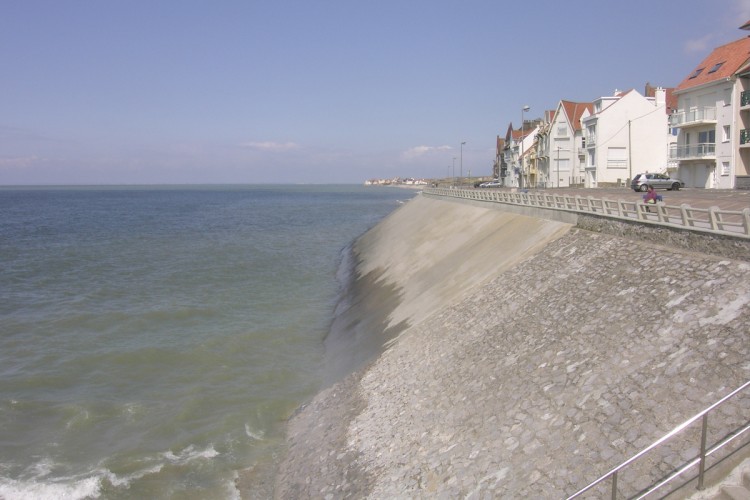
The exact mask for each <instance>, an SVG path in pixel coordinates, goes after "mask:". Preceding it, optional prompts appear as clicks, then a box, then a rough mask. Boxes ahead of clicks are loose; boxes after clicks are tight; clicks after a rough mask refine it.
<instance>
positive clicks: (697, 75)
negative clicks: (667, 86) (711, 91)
mask: <svg viewBox="0 0 750 500" xmlns="http://www.w3.org/2000/svg"><path fill="white" fill-rule="evenodd" d="M748 59H750V37H745V38H740V39H739V40H735V41H734V42H730V43H728V44H726V45H722V46H721V47H717V48H715V49H714V50H713V52H711V54H709V55H708V57H706V58H705V59H704V60H703V61H701V63H700V64H699V65H698V66H696V67H695V69H694V70H693V71H691V72H690V74H689V75H688V76H687V77H686V78H685V79H684V80H682V82H680V84H679V85H678V86H677V87H676V90H678V91H680V90H685V89H689V88H692V87H697V86H699V85H703V84H706V83H711V82H716V81H719V80H724V79H726V78H729V77H731V76H732V75H733V74H735V73H736V72H737V71H738V70H739V69H740V68H741V67H742V66H744V65H745V64H746V63H747V62H748Z"/></svg>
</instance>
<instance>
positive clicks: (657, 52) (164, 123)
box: [0, 0, 750, 185]
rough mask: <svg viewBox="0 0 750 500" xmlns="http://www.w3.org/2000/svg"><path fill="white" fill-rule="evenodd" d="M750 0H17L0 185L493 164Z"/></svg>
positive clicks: (664, 59)
mask: <svg viewBox="0 0 750 500" xmlns="http://www.w3.org/2000/svg"><path fill="white" fill-rule="evenodd" d="M748 20H750V0H711V1H707V0H680V1H669V0H656V1H654V0H631V1H629V2H610V1H600V0H578V1H572V2H565V1H560V0H537V1H533V2H532V1H530V2H503V1H499V0H477V1H475V0H465V1H461V2H459V1H445V0H429V1H428V0H424V1H422V0H378V1H376V0H328V1H326V0H320V1H316V0H299V1H286V0H264V1H253V0H242V1H240V0H226V1H221V0H216V1H208V0H206V1H193V0H171V1H170V0H148V1H146V0H143V1H141V0H130V1H126V0H106V1H95V0H85V1H83V0H65V1H60V0H46V1H42V0H5V1H3V6H2V14H0V68H2V69H1V70H0V184H2V185H8V184H120V183H125V184H154V183H174V184H183V183H273V182H279V183H308V182H318V183H361V182H363V181H364V180H366V179H368V178H374V177H393V176H403V177H408V176H414V177H439V176H445V175H447V174H448V172H449V171H450V170H451V168H452V165H453V158H454V157H456V158H457V159H456V163H455V165H456V174H458V173H459V169H460V156H461V154H460V143H461V141H466V145H465V146H464V148H463V171H464V173H468V172H469V171H471V173H472V174H475V175H480V174H483V175H488V174H490V173H491V164H492V160H493V158H494V148H495V137H496V136H497V135H501V136H503V135H505V131H506V129H507V127H508V125H509V124H510V123H513V125H514V126H518V124H519V122H520V120H521V108H522V107H523V106H524V105H527V104H528V105H529V106H531V111H530V112H528V113H527V114H526V115H525V117H526V118H536V117H539V116H541V114H542V112H543V111H544V110H545V109H553V108H554V107H555V106H556V104H557V102H558V101H559V100H560V99H568V100H574V101H592V100H594V99H596V98H597V97H599V96H602V95H610V94H611V93H612V92H613V91H614V90H615V89H621V90H623V89H631V88H634V89H636V90H638V91H639V92H641V93H642V92H643V89H644V85H645V83H646V82H650V83H652V84H653V85H662V86H665V87H670V86H675V85H677V84H678V83H679V82H680V81H681V80H682V79H683V78H684V77H685V76H686V75H687V74H688V73H689V72H690V71H691V70H692V69H693V68H694V66H695V65H696V64H698V62H700V60H701V59H703V58H704V57H705V56H706V55H707V54H708V53H709V52H710V51H711V49H712V48H714V47H716V46H719V45H723V44H724V43H727V42H729V41H732V40H736V39H739V38H741V37H743V36H746V35H747V34H748V33H747V32H745V31H741V30H739V29H738V27H739V26H740V25H742V24H743V23H744V22H745V21H748Z"/></svg>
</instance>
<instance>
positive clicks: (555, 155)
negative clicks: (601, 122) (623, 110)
mask: <svg viewBox="0 0 750 500" xmlns="http://www.w3.org/2000/svg"><path fill="white" fill-rule="evenodd" d="M592 109H593V105H592V104H591V103H588V102H573V101H565V100H562V101H560V102H559V103H558V105H557V108H556V109H555V110H554V111H552V112H549V115H550V116H549V122H548V123H546V124H545V125H544V127H542V129H541V130H540V132H539V134H538V136H537V146H538V150H537V162H538V165H539V167H538V169H539V172H540V174H539V175H540V184H541V185H542V186H544V187H553V188H556V187H569V186H571V185H582V184H583V178H584V173H585V167H586V161H585V149H584V144H585V140H584V135H583V128H582V126H581V116H583V114H584V112H585V111H588V114H591V110H592Z"/></svg>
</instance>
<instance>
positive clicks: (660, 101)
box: [654, 87, 667, 108]
mask: <svg viewBox="0 0 750 500" xmlns="http://www.w3.org/2000/svg"><path fill="white" fill-rule="evenodd" d="M654 96H655V97H656V107H657V108H658V107H659V106H666V104H667V91H666V90H664V88H663V87H656V92H655V93H654Z"/></svg>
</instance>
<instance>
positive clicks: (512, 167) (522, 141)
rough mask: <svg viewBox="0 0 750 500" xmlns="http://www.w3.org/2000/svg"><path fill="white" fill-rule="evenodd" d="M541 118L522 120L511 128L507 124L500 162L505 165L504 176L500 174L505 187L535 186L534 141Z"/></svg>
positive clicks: (510, 125) (511, 125)
mask: <svg viewBox="0 0 750 500" xmlns="http://www.w3.org/2000/svg"><path fill="white" fill-rule="evenodd" d="M540 123H541V120H538V119H536V120H523V122H522V123H521V127H520V128H518V129H514V128H513V124H512V123H511V124H509V125H508V130H507V132H506V133H505V140H504V150H503V159H502V162H503V163H504V164H505V165H506V166H507V168H506V170H505V176H504V177H503V175H502V170H501V174H500V175H501V179H502V180H503V185H504V186H506V187H520V188H530V187H535V179H534V177H533V173H532V169H533V167H532V166H533V155H534V148H535V146H534V141H535V137H536V134H537V132H538V131H539V125H540Z"/></svg>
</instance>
